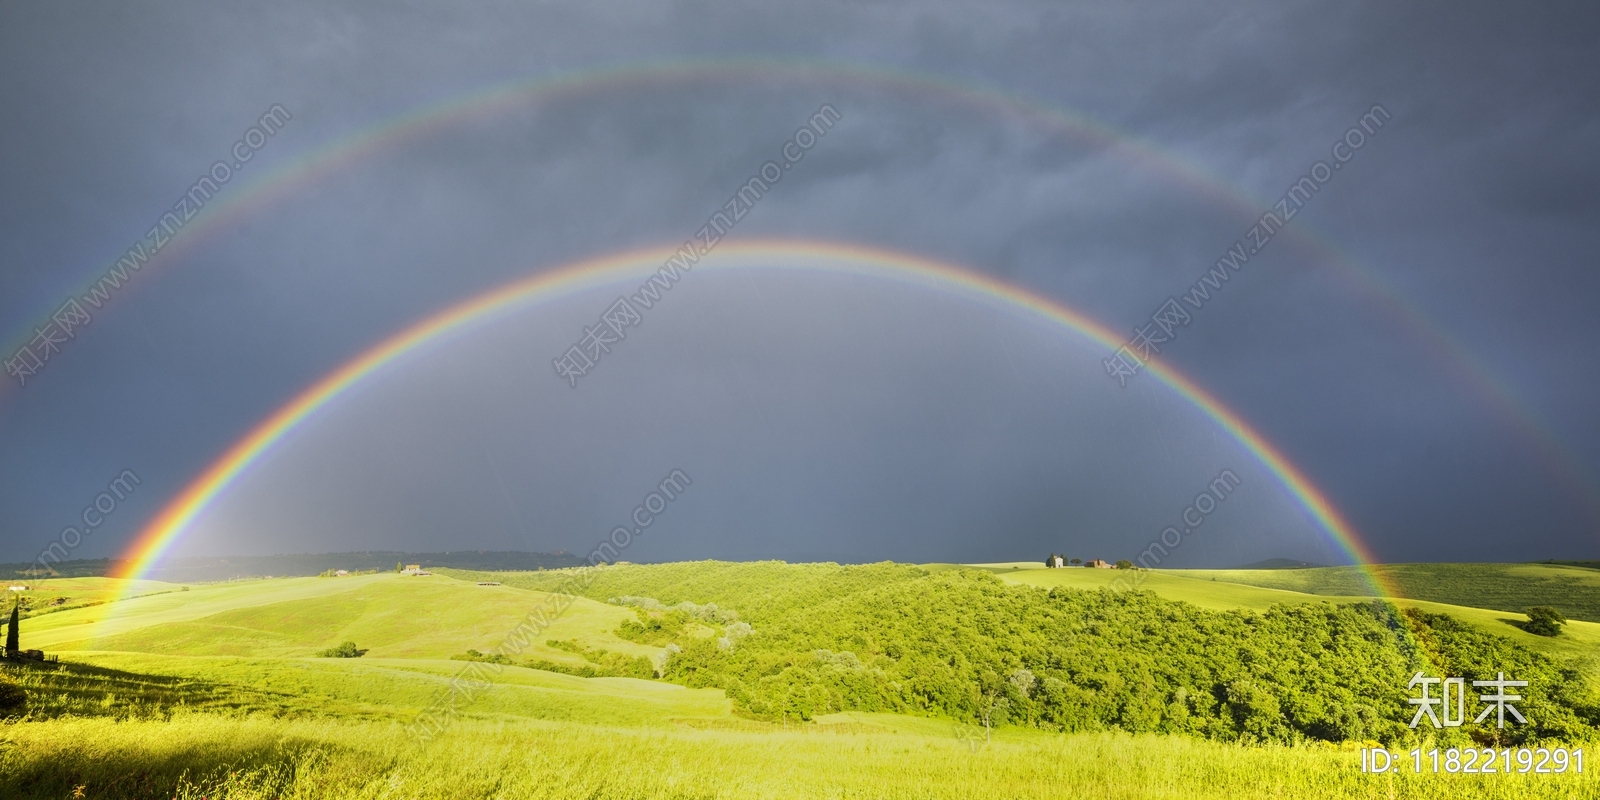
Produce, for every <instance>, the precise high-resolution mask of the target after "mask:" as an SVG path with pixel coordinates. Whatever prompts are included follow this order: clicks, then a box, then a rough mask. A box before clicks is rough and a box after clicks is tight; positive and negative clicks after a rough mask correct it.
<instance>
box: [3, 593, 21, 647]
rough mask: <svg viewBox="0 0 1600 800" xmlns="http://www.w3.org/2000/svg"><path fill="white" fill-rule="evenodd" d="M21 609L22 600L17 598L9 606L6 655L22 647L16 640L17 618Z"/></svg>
mask: <svg viewBox="0 0 1600 800" xmlns="http://www.w3.org/2000/svg"><path fill="white" fill-rule="evenodd" d="M21 610H22V600H21V599H20V598H19V599H18V600H17V602H16V603H15V604H14V605H12V606H11V625H10V626H8V627H7V628H6V655H8V656H9V655H11V654H13V653H15V652H17V651H18V650H21V649H22V646H21V645H20V644H18V642H17V619H18V616H19V612H20V611H21Z"/></svg>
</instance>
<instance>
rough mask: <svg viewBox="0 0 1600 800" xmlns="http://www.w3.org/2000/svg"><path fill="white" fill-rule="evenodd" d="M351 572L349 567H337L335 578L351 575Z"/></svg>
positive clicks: (334, 572)
mask: <svg viewBox="0 0 1600 800" xmlns="http://www.w3.org/2000/svg"><path fill="white" fill-rule="evenodd" d="M349 574H350V570H347V569H336V570H334V571H333V576H334V577H335V578H343V577H344V576H346V575H349Z"/></svg>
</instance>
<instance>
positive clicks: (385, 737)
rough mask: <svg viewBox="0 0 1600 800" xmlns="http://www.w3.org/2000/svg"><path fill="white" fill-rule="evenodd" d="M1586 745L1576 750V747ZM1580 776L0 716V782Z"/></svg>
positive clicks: (822, 743) (955, 782) (1074, 739)
mask: <svg viewBox="0 0 1600 800" xmlns="http://www.w3.org/2000/svg"><path fill="white" fill-rule="evenodd" d="M1591 752H1593V751H1592V750H1591ZM1590 758H1591V765H1590V771H1589V772H1588V773H1587V774H1585V775H1581V776H1579V775H1570V774H1569V775H1537V776H1535V775H1428V774H1425V775H1406V774H1401V775H1382V776H1376V775H1365V774H1362V773H1361V772H1360V770H1359V755H1358V753H1357V752H1356V751H1355V750H1352V749H1342V750H1341V749H1335V748H1329V747H1322V748H1289V747H1271V748H1247V747H1240V746H1236V745H1223V744H1217V743H1212V742H1205V741H1199V740H1193V739H1186V738H1178V737H1161V736H1131V735H1126V734H1083V735H1072V736H1064V735H1047V734H1035V733H1026V732H1010V733H1006V734H1003V735H1000V736H997V737H996V738H995V740H994V741H993V742H991V743H988V744H982V743H979V742H975V741H973V740H971V739H963V738H958V737H957V736H955V735H949V736H943V735H921V736H919V735H911V734H906V733H887V732H879V731H872V730H868V729H865V728H864V727H863V726H836V727H829V726H807V727H806V728H803V729H799V730H797V729H794V728H790V729H789V730H783V729H781V728H759V727H750V726H748V725H745V726H736V727H733V728H730V729H709V730H708V729H694V728H677V729H639V728H614V727H604V726H591V725H581V724H573V723H559V722H540V721H516V722H506V723H497V722H493V721H482V720H476V721H462V722H461V723H459V724H457V725H456V726H454V727H452V728H451V729H450V730H449V732H448V733H446V734H445V735H443V736H442V737H440V738H439V739H436V740H434V741H433V742H432V743H431V744H429V745H428V746H426V747H419V746H418V745H416V744H415V743H414V741H413V740H411V739H410V738H409V737H408V736H407V734H406V732H405V729H404V727H403V726H402V725H400V724H398V723H380V722H359V721H349V720H331V719H325V720H308V719H268V718H259V717H257V718H243V719H241V718H225V717H221V716H216V715H211V714H188V715H177V716H174V717H173V718H172V719H171V720H170V721H167V722H140V721H117V720H111V719H59V720H51V721H43V722H26V723H13V724H8V725H5V726H3V727H0V796H4V797H7V798H18V799H19V800H24V799H27V798H52V799H53V798H63V797H68V796H70V795H71V794H72V792H73V791H74V789H75V788H76V787H79V786H81V787H83V792H84V796H85V797H89V798H185V799H186V800H187V799H189V798H201V797H204V798H207V800H257V799H258V798H294V799H296V800H301V799H303V800H312V799H313V798H315V800H357V799H358V798H359V799H360V800H379V799H380V798H382V800H409V799H412V798H415V799H417V800H421V799H422V798H428V799H429V800H433V799H434V798H439V799H440V800H457V799H458V798H459V799H461V800H465V799H466V798H561V799H562V800H567V798H594V799H595V800H606V799H608V798H839V797H881V798H975V797H1006V798H1060V797H1069V798H1070V797H1086V798H1087V797H1093V798H1193V797H1218V798H1228V799H1229V800H1248V799H1249V798H1291V799H1292V798H1319V800H1320V798H1330V797H1340V798H1343V797H1349V798H1374V799H1375V800H1376V799H1377V798H1391V797H1406V798H1452V799H1453V798H1461V797H1474V798H1480V797H1481V798H1491V799H1502V800H1517V799H1520V798H1593V797H1596V796H1600V779H1597V778H1596V777H1595V775H1594V770H1595V768H1594V767H1593V766H1592V760H1593V758H1594V756H1592V755H1591V757H1590Z"/></svg>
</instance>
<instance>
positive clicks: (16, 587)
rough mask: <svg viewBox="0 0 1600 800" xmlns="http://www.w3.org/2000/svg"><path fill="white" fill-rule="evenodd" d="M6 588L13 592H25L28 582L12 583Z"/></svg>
mask: <svg viewBox="0 0 1600 800" xmlns="http://www.w3.org/2000/svg"><path fill="white" fill-rule="evenodd" d="M6 588H8V589H10V590H11V591H13V592H26V591H28V584H26V583H14V584H12V585H10V586H8V587H6Z"/></svg>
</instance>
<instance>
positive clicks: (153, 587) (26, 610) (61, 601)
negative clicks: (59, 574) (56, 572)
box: [0, 577, 182, 618]
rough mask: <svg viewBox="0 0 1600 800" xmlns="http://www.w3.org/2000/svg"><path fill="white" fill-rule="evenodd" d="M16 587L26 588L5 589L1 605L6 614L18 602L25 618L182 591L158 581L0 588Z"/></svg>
mask: <svg viewBox="0 0 1600 800" xmlns="http://www.w3.org/2000/svg"><path fill="white" fill-rule="evenodd" d="M16 585H22V586H27V587H28V589H27V590H26V591H16V592H13V591H10V590H9V589H7V590H6V592H5V593H4V595H3V602H4V604H5V609H6V611H8V612H9V611H10V610H11V605H12V603H14V602H16V601H18V600H20V601H21V603H22V616H23V617H24V618H28V617H35V616H38V615H40V614H53V613H57V612H61V611H67V610H70V609H74V608H83V607H85V606H95V605H100V604H101V603H106V602H109V601H111V600H116V599H118V598H120V597H122V596H124V595H130V596H133V595H147V594H159V593H162V592H172V591H178V590H179V589H181V588H182V587H180V586H177V585H176V584H171V583H163V582H161V581H147V580H135V581H124V580H118V579H116V578H97V577H75V578H45V579H43V580H35V579H32V578H29V579H12V580H8V581H5V582H4V583H0V587H9V586H16Z"/></svg>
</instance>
